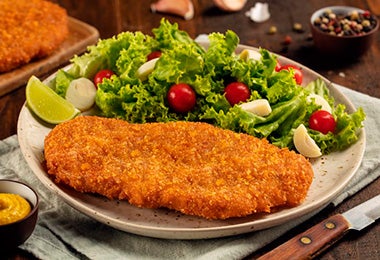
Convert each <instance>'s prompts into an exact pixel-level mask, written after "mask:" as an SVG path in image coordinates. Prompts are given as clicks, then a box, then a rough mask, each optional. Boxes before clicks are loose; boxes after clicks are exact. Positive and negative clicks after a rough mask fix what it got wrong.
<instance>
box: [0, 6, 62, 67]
mask: <svg viewBox="0 0 380 260" xmlns="http://www.w3.org/2000/svg"><path fill="white" fill-rule="evenodd" d="M67 35H68V18H67V13H66V10H65V9H63V8H61V7H60V6H58V5H56V4H54V3H51V2H49V1H45V0H17V1H14V0H1V1H0V73H1V72H7V71H10V70H13V69H15V68H17V67H19V66H21V65H24V64H26V63H29V62H30V61H32V60H33V59H38V58H43V57H46V56H48V55H50V54H52V53H53V51H54V50H56V49H57V48H58V47H59V46H60V44H61V43H62V42H63V41H64V40H65V39H66V38H67Z"/></svg>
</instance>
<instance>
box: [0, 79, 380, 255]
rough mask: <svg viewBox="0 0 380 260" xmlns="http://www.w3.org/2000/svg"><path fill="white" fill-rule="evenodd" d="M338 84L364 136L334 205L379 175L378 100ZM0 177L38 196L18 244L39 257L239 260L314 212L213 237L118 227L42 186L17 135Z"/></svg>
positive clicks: (7, 143)
mask: <svg viewBox="0 0 380 260" xmlns="http://www.w3.org/2000/svg"><path fill="white" fill-rule="evenodd" d="M338 89H339V90H341V91H342V92H343V93H344V94H345V95H346V96H347V97H348V98H349V99H350V100H351V101H352V102H353V103H354V105H355V106H356V107H359V106H361V107H363V109H364V110H365V112H366V114H367V119H366V121H365V128H366V135H367V136H366V138H367V140H368V141H367V145H366V151H365V155H364V159H363V161H362V164H361V166H360V168H359V169H358V171H357V173H356V175H355V177H354V178H353V179H352V181H351V182H350V183H349V185H348V186H347V187H346V189H345V190H344V191H343V192H342V193H341V194H340V195H339V196H338V197H337V198H336V199H335V200H334V201H333V202H332V203H333V204H334V205H337V204H339V203H340V202H342V201H343V200H344V199H345V198H347V197H349V196H351V195H353V194H355V193H356V192H357V191H358V190H360V189H362V188H363V187H365V186H366V185H367V184H369V183H371V182H372V181H374V180H375V179H376V178H378V177H379V176H380V168H379V162H380V158H379V157H378V154H379V147H380V144H379V140H380V133H379V130H378V129H380V117H379V115H380V99H377V98H373V97H370V96H368V95H364V94H361V93H358V92H355V91H353V90H350V89H347V88H344V87H341V86H338ZM0 178H7V179H14V180H20V181H23V182H26V183H28V184H30V185H31V186H32V187H34V188H35V189H36V190H37V192H38V193H39V195H40V198H41V201H40V211H39V212H40V213H39V220H38V223H37V226H36V229H35V231H34V232H33V234H32V236H31V237H30V238H29V239H28V240H27V241H26V242H25V243H24V244H23V245H22V246H20V247H21V248H22V249H24V250H26V251H28V252H30V253H32V254H33V255H34V256H36V257H37V258H40V259H207V260H209V259H241V258H243V257H245V256H247V255H249V254H250V253H252V252H254V251H256V250H257V249H259V248H261V247H263V246H264V245H266V244H268V243H270V242H271V241H273V240H274V239H276V238H277V237H278V236H280V235H281V234H284V233H285V232H286V231H288V230H290V229H291V228H293V227H295V226H296V225H298V224H300V223H302V222H303V221H306V220H307V219H308V218H310V217H311V216H312V215H314V214H316V213H317V212H313V213H310V214H308V215H306V216H303V217H302V218H297V219H296V220H294V221H291V222H289V223H286V224H283V225H280V226H276V227H273V228H270V229H266V230H262V231H256V232H253V233H249V234H243V235H237V236H233V237H227V238H218V239H207V240H165V239H156V238H149V237H143V236H138V235H134V234H130V233H126V232H122V231H119V230H116V229H113V228H111V227H108V226H106V225H103V224H101V223H99V222H97V221H95V220H93V219H91V218H89V217H87V216H85V215H83V214H81V213H80V212H78V211H76V210H75V209H73V208H71V207H70V206H68V205H67V204H66V203H65V202H63V200H61V199H60V198H59V197H58V196H57V195H55V194H54V193H52V192H50V191H49V190H48V189H47V188H45V186H43V185H42V183H41V182H40V181H39V180H38V179H37V178H36V177H35V175H34V174H33V173H32V171H31V170H30V169H29V167H28V165H27V163H26V162H25V160H24V158H23V156H22V154H21V151H20V148H19V145H18V141H17V136H11V137H9V138H7V139H5V140H3V141H0Z"/></svg>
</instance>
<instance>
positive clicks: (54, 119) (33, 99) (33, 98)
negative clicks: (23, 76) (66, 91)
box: [26, 76, 80, 124]
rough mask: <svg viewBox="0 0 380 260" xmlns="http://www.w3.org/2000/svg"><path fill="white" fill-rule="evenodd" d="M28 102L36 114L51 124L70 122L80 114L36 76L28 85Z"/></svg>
mask: <svg viewBox="0 0 380 260" xmlns="http://www.w3.org/2000/svg"><path fill="white" fill-rule="evenodd" d="M26 102H27V105H28V107H29V108H30V109H31V110H32V111H33V112H34V114H36V115H37V116H38V117H39V118H40V119H42V120H43V121H45V122H48V123H51V124H59V123H62V122H65V121H68V120H70V119H72V118H74V117H75V116H76V115H77V114H78V113H79V112H80V111H79V110H78V109H76V108H75V107H74V105H73V104H71V103H70V102H69V101H67V100H66V99H64V98H62V97H61V96H59V95H58V94H57V93H55V92H54V90H52V89H51V88H49V87H48V86H46V85H45V84H44V83H42V82H41V81H40V80H39V79H38V78H37V77H35V76H32V77H30V79H29V81H28V84H27V85H26Z"/></svg>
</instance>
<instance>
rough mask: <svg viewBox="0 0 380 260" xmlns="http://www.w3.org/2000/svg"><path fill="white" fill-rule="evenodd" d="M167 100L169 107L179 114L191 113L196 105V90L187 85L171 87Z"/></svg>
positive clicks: (181, 84)
mask: <svg viewBox="0 0 380 260" xmlns="http://www.w3.org/2000/svg"><path fill="white" fill-rule="evenodd" d="M167 99H168V102H169V107H170V108H172V109H173V110H174V111H175V112H178V113H187V112H189V111H191V110H192V109H193V108H194V106H195V103H196V96H195V92H194V90H193V89H192V88H191V87H190V86H189V85H188V84H185V83H179V84H174V85H173V86H171V87H170V89H169V91H168V94H167Z"/></svg>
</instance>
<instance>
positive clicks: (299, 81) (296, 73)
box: [280, 64, 303, 85]
mask: <svg viewBox="0 0 380 260" xmlns="http://www.w3.org/2000/svg"><path fill="white" fill-rule="evenodd" d="M289 68H292V69H293V70H294V79H295V80H296V82H297V84H298V85H301V84H302V80H303V74H302V71H301V69H300V68H298V67H297V66H295V65H291V64H287V65H284V66H281V69H280V70H289Z"/></svg>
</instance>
